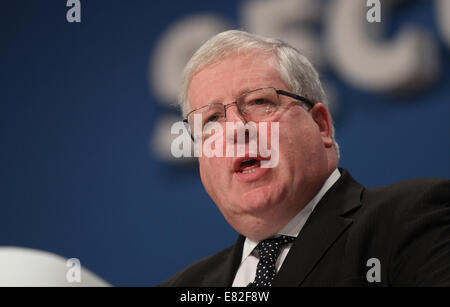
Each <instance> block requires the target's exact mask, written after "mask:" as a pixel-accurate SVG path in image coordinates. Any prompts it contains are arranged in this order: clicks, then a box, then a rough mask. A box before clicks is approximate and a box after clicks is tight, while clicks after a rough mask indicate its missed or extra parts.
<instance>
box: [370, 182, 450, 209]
mask: <svg viewBox="0 0 450 307" xmlns="http://www.w3.org/2000/svg"><path fill="white" fill-rule="evenodd" d="M364 199H365V200H370V201H374V202H377V203H378V204H379V205H382V203H384V204H393V203H396V204H399V205H400V206H401V204H405V205H406V206H409V205H411V204H418V205H420V204H421V203H436V204H442V203H445V202H449V201H450V180H448V179H440V178H417V179H408V180H403V181H400V182H397V183H395V184H392V185H389V186H383V187H377V188H371V189H366V190H365V191H364V194H363V200H364Z"/></svg>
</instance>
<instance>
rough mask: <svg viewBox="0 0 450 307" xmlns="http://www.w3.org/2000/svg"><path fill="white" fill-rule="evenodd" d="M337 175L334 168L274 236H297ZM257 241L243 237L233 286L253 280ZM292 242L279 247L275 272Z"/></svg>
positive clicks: (336, 170)
mask: <svg viewBox="0 0 450 307" xmlns="http://www.w3.org/2000/svg"><path fill="white" fill-rule="evenodd" d="M339 177H341V173H340V172H339V170H338V169H337V168H336V169H335V170H334V171H333V172H332V173H331V175H330V176H329V177H328V179H327V180H326V181H325V183H324V184H323V186H322V188H321V189H320V191H319V192H318V193H317V194H316V196H314V197H313V199H311V201H310V202H309V203H308V204H307V205H306V206H305V207H304V208H303V209H302V210H301V211H300V212H299V213H298V214H297V215H296V216H295V217H294V218H293V219H292V220H291V221H290V222H289V223H287V224H286V226H284V228H283V229H281V230H280V231H279V232H278V233H277V235H275V237H277V236H280V235H286V236H291V237H297V236H298V234H299V233H300V231H301V230H302V228H303V226H304V225H305V223H306V221H307V220H308V218H309V216H310V215H311V212H312V211H313V210H314V208H315V207H316V205H317V203H318V202H319V201H320V200H321V199H322V197H323V195H325V193H326V192H327V191H328V190H329V189H330V188H331V187H332V186H333V184H334V183H335V182H336V181H337V180H338V179H339ZM258 243H259V242H257V241H253V240H250V239H249V238H246V239H245V242H244V247H243V250H242V260H241V265H240V266H239V269H238V270H237V273H236V276H235V277H234V281H233V287H246V286H247V285H248V284H249V283H250V282H252V281H254V280H255V276H256V266H257V265H258V262H259V258H258V253H257V252H256V250H255V247H256V245H258ZM292 244H293V243H290V244H286V245H284V246H283V247H282V248H281V251H280V255H279V256H278V259H277V262H276V263H275V269H276V271H277V273H278V271H279V270H280V268H281V265H282V264H283V261H284V259H286V256H287V254H288V253H289V250H290V249H291V246H292Z"/></svg>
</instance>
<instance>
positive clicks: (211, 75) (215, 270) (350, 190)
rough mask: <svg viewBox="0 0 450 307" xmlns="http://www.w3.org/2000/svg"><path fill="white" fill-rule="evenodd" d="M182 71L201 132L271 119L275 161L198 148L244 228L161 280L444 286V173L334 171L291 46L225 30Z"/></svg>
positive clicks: (324, 121) (220, 200)
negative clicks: (362, 175)
mask: <svg viewBox="0 0 450 307" xmlns="http://www.w3.org/2000/svg"><path fill="white" fill-rule="evenodd" d="M184 77H185V78H184V85H183V91H182V93H181V95H180V103H181V107H182V110H183V114H184V116H185V118H186V122H188V123H189V125H190V126H191V127H192V128H194V126H195V123H194V121H195V118H196V117H195V116H194V115H197V119H198V118H201V123H200V126H201V127H202V129H205V128H206V125H207V124H209V123H216V124H220V125H222V126H225V123H230V122H231V123H236V122H242V123H247V122H250V121H252V122H256V123H257V124H258V123H261V122H266V123H267V124H268V125H273V124H274V123H278V124H279V134H278V140H279V142H278V143H277V144H271V145H272V146H275V145H276V146H277V147H278V148H277V151H276V152H277V155H278V163H277V165H276V166H275V167H273V168H263V167H262V166H261V164H262V162H263V161H264V160H265V159H266V158H264V157H262V156H260V155H258V156H256V157H251V156H250V155H249V154H248V150H247V151H246V152H245V156H244V157H238V156H234V157H219V156H213V157H207V156H206V155H202V156H200V157H199V167H200V175H201V180H202V182H203V185H204V187H205V189H206V191H207V192H208V194H209V195H210V196H211V198H212V199H213V200H214V202H215V203H216V204H217V206H218V208H219V209H220V211H221V212H222V214H223V216H224V217H225V219H226V220H227V222H228V223H229V224H230V225H231V226H232V227H233V228H234V229H235V230H236V231H237V232H238V233H240V236H239V238H238V240H237V242H236V243H235V244H234V245H233V246H231V247H228V248H227V249H224V250H223V251H221V252H219V253H217V254H215V255H213V256H210V257H207V258H205V259H202V260H200V261H198V262H197V263H195V264H193V265H191V266H189V267H188V268H186V269H185V270H183V271H182V272H180V273H178V274H176V275H175V276H173V277H171V278H170V279H169V280H167V281H166V282H165V283H163V284H162V285H163V286H363V285H382V286H395V285H398V286H403V285H450V205H449V199H450V182H449V181H448V180H440V179H420V180H419V179H417V180H409V181H404V182H400V183H398V184H395V185H392V186H389V187H382V188H376V189H365V188H364V187H363V186H361V185H360V184H359V183H357V182H356V181H355V180H353V179H352V177H351V176H350V174H349V173H348V172H347V171H346V170H345V169H338V168H337V164H338V159H339V149H338V146H337V143H336V142H335V140H334V132H333V125H332V119H331V116H330V114H329V111H328V108H327V105H326V97H325V94H324V91H323V89H322V86H321V84H320V81H319V78H318V74H317V72H316V71H315V70H314V68H313V67H312V65H311V64H310V63H309V61H308V60H307V59H306V58H305V57H304V56H302V55H301V54H300V53H299V52H298V51H297V50H296V49H294V48H293V47H291V46H289V45H288V44H286V43H284V42H281V41H278V40H274V39H268V38H263V37H260V36H256V35H252V34H249V33H246V32H242V31H227V32H223V33H220V34H218V35H216V36H215V37H213V38H211V39H210V40H209V41H208V42H206V43H205V44H204V45H203V46H202V47H201V48H200V49H199V50H198V51H197V52H196V53H195V54H194V56H193V57H192V58H191V60H190V61H189V63H188V64H187V67H186V70H185V76H184ZM269 130H270V129H269ZM270 131H272V130H270ZM227 133H228V132H227ZM257 133H258V134H260V133H261V130H260V128H259V126H258V131H257ZM231 135H232V136H234V135H235V133H233V134H231ZM269 135H270V133H269ZM207 137H208V135H207V136H206V137H205V136H201V135H200V136H197V138H194V139H195V141H196V142H199V141H200V140H203V141H205V138H207ZM199 138H200V139H199ZM201 138H203V139H201ZM233 139H234V138H233ZM249 139H250V137H249V133H248V131H247V134H246V138H245V143H246V145H249V143H250V140H249ZM225 140H227V141H229V135H228V134H227V136H226V137H224V138H223V142H224V143H225ZM234 142H236V141H235V140H234ZM218 146H221V145H220V144H219V145H218ZM223 146H225V145H223Z"/></svg>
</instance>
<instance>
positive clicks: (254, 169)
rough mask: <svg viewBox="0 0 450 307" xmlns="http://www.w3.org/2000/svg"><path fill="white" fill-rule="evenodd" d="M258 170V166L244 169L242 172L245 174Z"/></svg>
mask: <svg viewBox="0 0 450 307" xmlns="http://www.w3.org/2000/svg"><path fill="white" fill-rule="evenodd" d="M257 170H258V169H257V168H253V169H250V170H246V171H242V173H243V174H249V173H253V172H256V171H257Z"/></svg>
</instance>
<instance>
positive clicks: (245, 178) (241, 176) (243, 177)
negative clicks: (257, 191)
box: [234, 167, 270, 182]
mask: <svg viewBox="0 0 450 307" xmlns="http://www.w3.org/2000/svg"><path fill="white" fill-rule="evenodd" d="M269 170H270V168H261V167H258V168H257V169H256V171H253V172H251V173H241V172H235V173H234V175H235V176H236V179H237V180H239V181H241V182H252V181H256V180H258V179H260V178H261V177H263V176H264V175H265V174H266V173H267V172H268V171H269Z"/></svg>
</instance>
